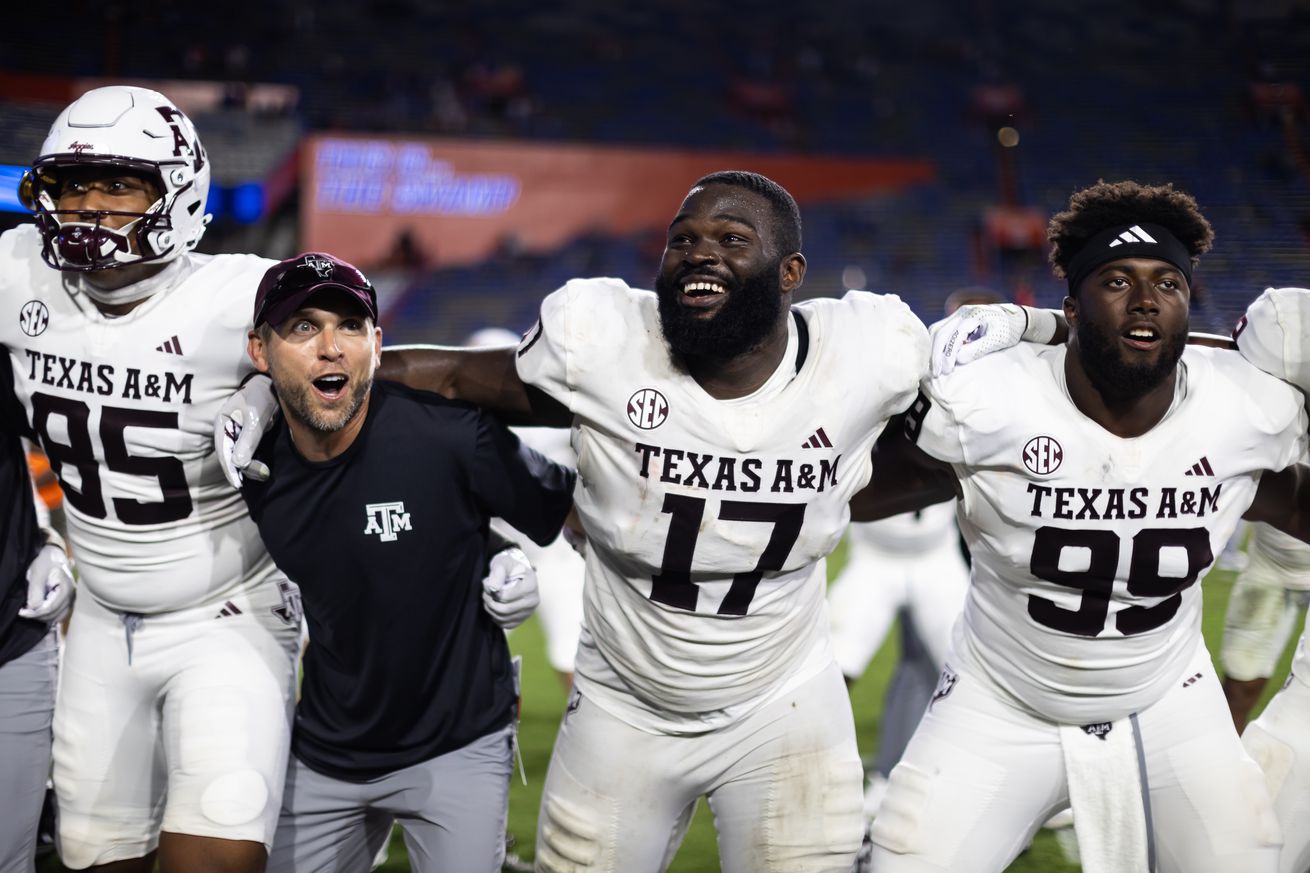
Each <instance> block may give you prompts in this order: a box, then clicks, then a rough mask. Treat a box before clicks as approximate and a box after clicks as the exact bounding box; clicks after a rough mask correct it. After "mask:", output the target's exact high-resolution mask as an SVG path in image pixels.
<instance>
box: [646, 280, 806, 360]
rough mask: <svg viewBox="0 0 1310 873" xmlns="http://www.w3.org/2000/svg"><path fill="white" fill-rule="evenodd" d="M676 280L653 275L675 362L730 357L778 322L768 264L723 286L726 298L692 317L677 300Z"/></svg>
mask: <svg viewBox="0 0 1310 873" xmlns="http://www.w3.org/2000/svg"><path fill="white" fill-rule="evenodd" d="M681 293H682V282H681V281H679V280H674V279H666V278H665V277H664V276H663V275H660V276H657V277H656V279H655V294H656V296H657V297H658V299H659V312H660V329H661V330H662V331H663V333H664V340H665V342H667V343H668V344H669V349H670V350H671V351H672V352H673V356H674V359H675V360H680V361H681V362H683V363H685V362H686V361H689V360H708V361H730V360H732V359H733V358H736V357H738V356H740V355H743V354H745V353H746V352H749V351H752V350H754V349H757V348H759V347H760V346H761V345H762V344H763V343H764V341H765V340H766V339H767V338H768V336H769V334H770V333H771V332H772V331H773V330H774V328H775V327H776V326H777V324H778V316H779V314H780V313H781V312H782V282H781V280H780V278H779V276H778V270H777V269H776V267H775V268H770V269H767V270H764V271H761V272H760V273H758V274H756V275H754V276H749V277H747V278H746V279H745V280H743V281H742V282H741V284H740V285H738V286H737V287H735V288H734V287H729V288H728V299H727V301H726V302H725V303H724V304H723V306H722V307H721V308H720V309H719V311H718V312H716V313H715V314H714V315H713V316H711V317H710V318H707V319H702V318H697V317H696V316H695V315H694V313H693V311H692V310H690V309H688V308H686V307H684V306H683V305H682V304H681V303H679V302H678V297H679V295H680V294H681Z"/></svg>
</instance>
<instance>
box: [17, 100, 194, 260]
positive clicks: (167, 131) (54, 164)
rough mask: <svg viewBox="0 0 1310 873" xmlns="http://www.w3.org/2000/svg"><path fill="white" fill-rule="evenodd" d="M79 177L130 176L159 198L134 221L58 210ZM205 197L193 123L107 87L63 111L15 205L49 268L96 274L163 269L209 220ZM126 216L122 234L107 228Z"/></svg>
mask: <svg viewBox="0 0 1310 873" xmlns="http://www.w3.org/2000/svg"><path fill="white" fill-rule="evenodd" d="M79 172H80V173H81V174H83V175H86V176H87V177H88V178H89V179H92V180H94V179H95V178H98V177H103V176H105V175H113V174H116V173H121V174H129V175H132V176H136V177H139V178H141V179H144V180H145V181H147V182H148V183H149V184H150V185H151V186H152V187H153V189H154V192H155V193H156V195H157V197H156V199H155V201H154V202H153V203H151V204H150V206H148V207H147V208H146V209H144V210H143V211H141V212H123V211H115V210H96V209H62V210H61V209H60V208H59V197H60V192H61V180H63V179H65V178H66V174H69V173H79ZM208 188H209V165H208V161H207V160H206V156H205V152H204V148H203V146H201V144H200V140H199V138H198V137H197V136H196V134H195V128H194V127H192V125H191V122H190V120H189V119H187V118H186V116H185V115H183V114H182V113H181V112H179V111H178V110H177V108H176V107H174V106H173V105H172V103H170V102H169V101H168V100H167V98H165V97H164V96H163V95H161V94H158V93H157V92H154V91H149V90H146V89H143V88H134V87H129V86H110V87H107V88H100V89H96V90H94V91H89V92H87V93H86V94H84V95H83V96H82V97H81V98H79V100H77V101H75V102H74V103H73V104H72V105H70V106H69V107H68V108H67V109H65V110H64V112H63V113H62V114H61V115H60V117H59V118H58V119H57V120H56V121H55V123H54V125H53V126H52V127H51V130H50V135H49V136H48V137H47V139H46V143H45V144H44V146H43V148H42V155H41V156H40V157H38V158H37V160H36V161H35V162H34V164H33V166H32V169H31V170H30V171H29V172H28V173H27V175H26V176H25V177H24V179H23V183H22V185H21V186H20V196H21V197H22V199H23V201H24V203H25V204H26V205H27V206H28V207H29V208H30V209H32V210H33V212H34V213H35V214H36V225H37V228H38V230H40V232H41V238H42V250H41V254H42V258H43V259H44V260H45V261H46V263H48V264H49V265H50V266H52V267H54V268H55V269H58V270H67V271H75V272H93V271H97V270H106V269H115V268H119V267H124V266H127V265H129V264H136V263H148V262H159V263H163V262H168V261H172V260H173V259H175V258H177V257H179V256H180V255H182V254H184V253H186V252H188V251H191V250H192V249H194V248H195V247H196V244H197V243H198V242H199V241H200V237H201V235H202V234H203V233H204V229H205V226H206V225H207V224H208V223H209V219H210V216H209V215H208V214H206V213H205V200H206V194H207V192H208ZM123 217H127V218H128V219H129V220H128V221H127V222H126V223H125V224H124V225H123V226H121V227H117V228H115V227H111V226H110V225H111V224H113V223H115V222H116V221H118V220H121V219H122V218H123Z"/></svg>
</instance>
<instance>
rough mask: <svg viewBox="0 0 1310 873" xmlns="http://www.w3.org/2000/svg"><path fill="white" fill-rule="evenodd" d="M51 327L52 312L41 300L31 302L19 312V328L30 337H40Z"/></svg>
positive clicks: (25, 304) (24, 305)
mask: <svg viewBox="0 0 1310 873" xmlns="http://www.w3.org/2000/svg"><path fill="white" fill-rule="evenodd" d="M49 325H50V310H49V309H47V308H46V305H45V304H44V303H42V302H41V301H40V300H29V301H27V302H26V303H24V304H23V308H22V309H20V310H18V327H19V328H20V329H21V330H22V331H23V333H25V334H27V335H28V336H40V335H41V334H43V333H45V329H46V327H48V326H49Z"/></svg>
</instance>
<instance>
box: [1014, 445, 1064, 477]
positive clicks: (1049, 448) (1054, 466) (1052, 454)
mask: <svg viewBox="0 0 1310 873" xmlns="http://www.w3.org/2000/svg"><path fill="white" fill-rule="evenodd" d="M1063 462H1064V449H1063V448H1061V446H1060V444H1059V443H1058V442H1056V441H1055V439H1054V437H1048V436H1035V437H1033V438H1032V439H1030V440H1028V444H1027V445H1026V446H1024V447H1023V465H1024V466H1025V467H1027V468H1028V469H1029V470H1031V471H1032V472H1034V473H1036V474H1037V475H1039V476H1046V475H1049V474H1051V473H1054V472H1055V471H1056V470H1058V469H1060V464H1062V463H1063Z"/></svg>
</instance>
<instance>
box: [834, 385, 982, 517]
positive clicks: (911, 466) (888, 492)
mask: <svg viewBox="0 0 1310 873" xmlns="http://www.w3.org/2000/svg"><path fill="white" fill-rule="evenodd" d="M917 402H918V401H916V403H917ZM913 415H914V409H913V407H912V408H911V409H910V410H908V411H906V412H904V413H902V414H900V415H896V416H893V417H892V419H891V420H890V421H889V422H888V423H887V427H886V429H884V430H883V432H882V434H881V435H880V436H879V437H878V441H877V442H876V443H875V444H874V446H873V474H872V476H871V477H870V479H869V484H868V485H865V486H864V487H863V488H862V489H860V490H859V491H857V492H856V493H855V494H854V495H853V496H852V497H851V502H850V508H851V521H878V520H880V519H884V518H890V517H891V516H893V515H900V514H901V513H904V512H914V511H916V510H920V509H923V508H925V507H928V506H932V505H933V504H935V503H942V502H943V501H946V500H950V499H952V498H954V497H958V496H959V482H958V480H957V479H956V477H955V471H954V469H953V468H952V467H951V465H950V464H947V463H945V462H943V461H939V460H938V459H936V458H934V457H932V456H931V455H929V454H928V453H927V452H925V451H923V449H921V448H919V447H918V446H917V445H915V444H914V442H913V440H912V433H913V427H914V426H913V424H912V420H913Z"/></svg>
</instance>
